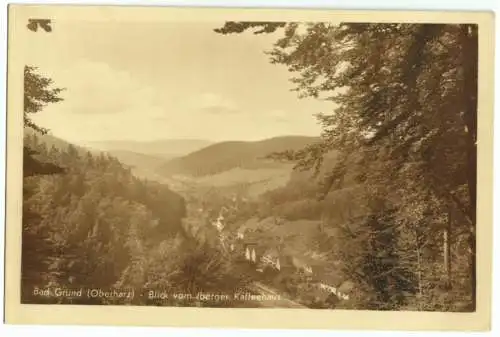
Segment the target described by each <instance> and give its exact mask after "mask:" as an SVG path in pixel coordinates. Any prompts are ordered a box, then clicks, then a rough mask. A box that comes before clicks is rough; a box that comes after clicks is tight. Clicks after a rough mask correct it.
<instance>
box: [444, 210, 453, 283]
mask: <svg viewBox="0 0 500 337" xmlns="http://www.w3.org/2000/svg"><path fill="white" fill-rule="evenodd" d="M450 233H451V208H450V210H449V211H448V219H447V221H446V226H445V227H444V230H443V265H444V272H445V287H446V288H447V289H449V288H450V287H451V251H450Z"/></svg>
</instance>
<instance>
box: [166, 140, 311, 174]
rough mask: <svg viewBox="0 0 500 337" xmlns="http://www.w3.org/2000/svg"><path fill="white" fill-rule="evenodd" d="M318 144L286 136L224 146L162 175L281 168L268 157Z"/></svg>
mask: <svg viewBox="0 0 500 337" xmlns="http://www.w3.org/2000/svg"><path fill="white" fill-rule="evenodd" d="M317 140H318V139H317V138H315V137H306V136H284V137H275V138H270V139H265V140H262V141H256V142H244V141H228V142H221V143H217V144H213V145H210V146H208V147H205V148H203V149H201V150H198V151H195V152H192V153H190V154H188V155H186V156H183V157H179V158H175V159H173V160H170V161H168V162H167V163H165V165H162V166H161V167H160V168H159V173H160V174H163V175H166V176H168V175H175V174H181V175H190V176H195V177H200V176H207V175H213V174H218V173H221V172H224V171H228V170H231V169H234V168H241V169H264V168H268V169H269V168H281V167H282V165H283V164H282V163H279V162H276V161H274V160H270V159H266V158H265V157H266V156H267V155H269V154H271V153H273V152H281V151H286V150H298V149H301V148H303V147H305V146H307V145H309V144H311V143H313V142H315V141H317Z"/></svg>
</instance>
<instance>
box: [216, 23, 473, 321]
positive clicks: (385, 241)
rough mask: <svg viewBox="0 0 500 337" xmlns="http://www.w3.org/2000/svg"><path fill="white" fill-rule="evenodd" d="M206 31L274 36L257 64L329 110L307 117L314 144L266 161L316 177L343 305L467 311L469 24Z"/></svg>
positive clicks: (233, 26)
mask: <svg viewBox="0 0 500 337" xmlns="http://www.w3.org/2000/svg"><path fill="white" fill-rule="evenodd" d="M215 31H216V32H217V33H220V34H241V33H243V32H245V31H251V32H253V33H254V34H275V36H276V42H275V44H274V46H273V48H272V49H271V50H269V51H267V54H268V55H269V57H270V61H271V62H272V63H274V64H276V65H277V66H280V65H281V66H285V67H287V69H288V70H289V71H290V72H291V74H292V75H293V77H292V78H291V81H292V83H293V84H294V86H295V87H294V88H293V90H295V91H297V93H298V95H299V97H313V98H317V99H326V100H330V101H332V111H329V112H323V113H320V114H318V115H317V118H318V121H319V122H320V123H321V125H322V127H323V132H322V142H320V143H318V144H314V145H311V146H308V147H306V148H305V149H303V150H299V151H285V152H283V153H279V154H276V156H277V157H280V158H286V159H289V160H291V161H294V162H295V163H296V167H297V168H298V169H304V170H308V169H309V170H313V171H316V172H318V174H319V176H320V181H321V183H320V184H319V188H318V189H317V192H318V194H319V195H318V196H316V200H326V201H328V202H327V203H326V204H323V206H322V207H321V208H322V210H323V211H322V214H323V221H324V228H326V229H328V228H330V229H334V231H333V233H335V235H334V236H333V237H332V238H331V241H330V242H331V245H330V248H329V249H328V251H329V253H330V254H331V256H332V257H333V259H334V260H336V261H340V264H341V265H340V266H339V268H338V270H339V272H342V273H343V275H344V276H345V277H346V278H348V279H350V280H353V281H354V282H355V284H356V289H357V291H356V294H357V295H356V300H354V301H352V302H351V303H350V305H351V306H352V307H354V308H366V309H378V310H404V309H407V310H445V311H446V310H452V311H463V310H465V311H474V310H475V294H476V281H475V279H476V255H475V240H476V239H475V230H476V165H477V163H476V157H477V147H476V139H477V126H476V125H477V76H478V75H477V63H478V58H477V52H478V42H477V41H478V40H477V39H478V30H477V26H475V25H469V24H464V25H452V24H450V25H439V24H397V23H391V24H370V23H352V24H350V23H342V24H329V23H298V22H267V23H266V22H227V23H226V24H225V25H224V26H223V27H220V28H217V29H215ZM333 150H335V151H337V153H338V154H337V161H336V164H335V165H333V166H332V167H331V168H330V169H328V170H327V171H326V172H325V170H323V169H322V167H323V163H324V162H325V160H324V158H325V155H326V154H328V153H330V152H331V151H333ZM297 192H298V191H297ZM274 194H275V196H274V198H272V199H273V200H274V202H276V200H277V199H276V196H277V195H276V193H274ZM286 194H287V193H285V194H283V195H282V196H284V195H286ZM285 203H286V202H285ZM280 204H283V202H280ZM271 208H272V207H271ZM293 208H296V206H293ZM324 236H325V237H327V236H328V232H327V231H325V234H324Z"/></svg>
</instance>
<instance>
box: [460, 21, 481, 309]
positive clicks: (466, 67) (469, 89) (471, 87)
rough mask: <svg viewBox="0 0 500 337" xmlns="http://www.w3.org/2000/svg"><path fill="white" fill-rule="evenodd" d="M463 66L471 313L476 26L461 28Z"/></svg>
mask: <svg viewBox="0 0 500 337" xmlns="http://www.w3.org/2000/svg"><path fill="white" fill-rule="evenodd" d="M460 40H461V45H462V66H463V89H462V90H463V95H462V97H463V100H464V101H463V120H464V123H465V127H466V134H467V138H466V141H467V185H468V192H469V213H470V218H471V220H472V224H471V228H470V235H469V239H468V244H469V248H470V267H471V295H472V308H471V310H472V311H475V310H476V206H477V204H476V199H477V191H476V188H477V147H476V140H477V136H476V135H477V91H478V86H477V76H478V38H477V25H462V26H461V28H460Z"/></svg>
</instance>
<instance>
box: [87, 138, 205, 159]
mask: <svg viewBox="0 0 500 337" xmlns="http://www.w3.org/2000/svg"><path fill="white" fill-rule="evenodd" d="M210 144H212V142H211V141H208V140H204V139H162V140H153V141H133V140H112V141H98V142H88V143H87V146H88V147H91V148H95V149H99V150H101V151H107V152H112V151H128V152H134V153H137V154H145V155H152V156H154V157H160V158H166V159H171V158H174V157H178V156H183V155H186V154H188V153H190V152H193V151H196V150H199V149H202V148H204V147H206V146H209V145H210Z"/></svg>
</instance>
